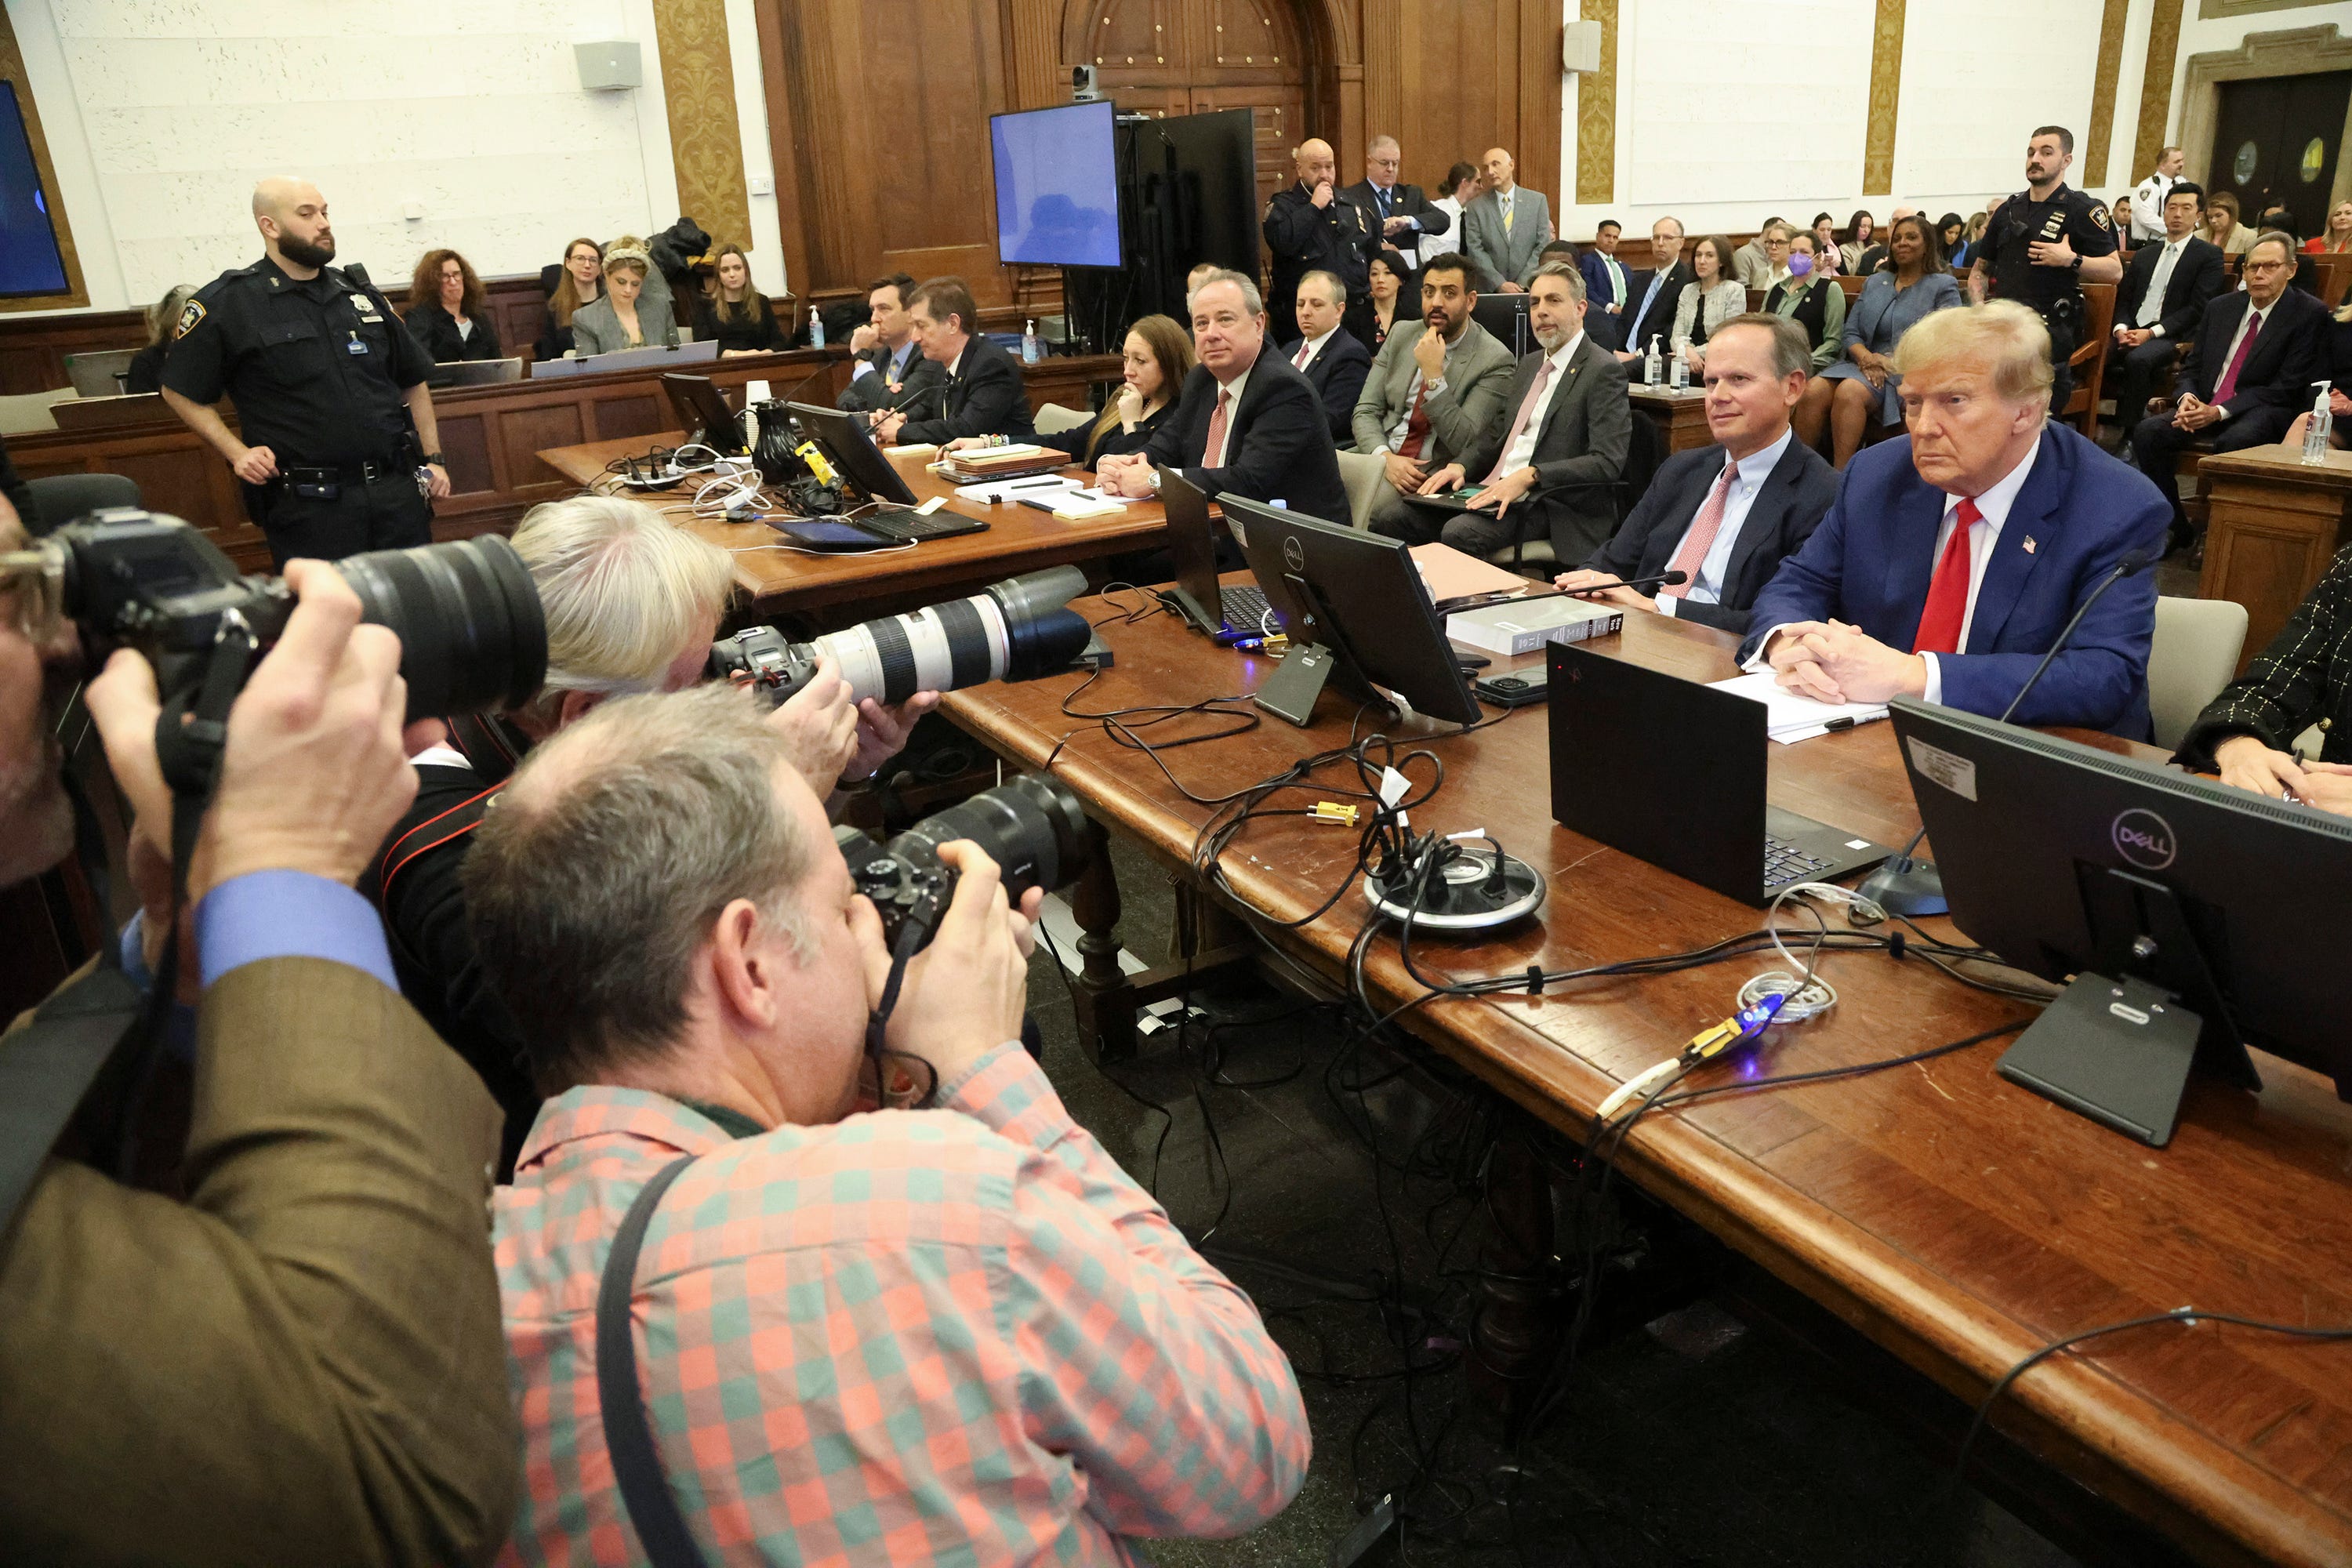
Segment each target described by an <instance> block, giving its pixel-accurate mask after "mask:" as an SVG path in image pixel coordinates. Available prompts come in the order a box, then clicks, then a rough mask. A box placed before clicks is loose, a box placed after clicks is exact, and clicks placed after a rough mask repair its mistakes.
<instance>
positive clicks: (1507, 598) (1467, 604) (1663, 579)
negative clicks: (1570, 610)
mask: <svg viewBox="0 0 2352 1568" xmlns="http://www.w3.org/2000/svg"><path fill="white" fill-rule="evenodd" d="M1689 580H1690V578H1689V574H1686V573H1682V572H1661V573H1658V574H1656V575H1655V576H1651V577H1635V578H1633V579H1632V580H1630V581H1628V582H1623V583H1604V584H1601V585H1599V586H1597V587H1591V588H1547V589H1545V590H1544V591H1543V592H1542V593H1540V594H1521V593H1517V592H1513V593H1508V594H1464V595H1460V596H1459V597H1456V598H1452V599H1440V600H1438V601H1437V603H1436V604H1435V605H1433V606H1431V607H1432V608H1433V609H1435V610H1436V612H1437V613H1438V614H1439V615H1441V616H1450V615H1454V614H1456V613H1457V612H1460V611H1463V610H1480V609H1485V608H1486V607H1487V606H1488V605H1529V604H1533V603H1534V602H1535V601H1536V600H1538V599H1580V598H1582V597H1584V596H1585V595H1588V594H1601V593H1606V592H1607V591H1608V590H1609V589H1611V588H1655V587H1661V586H1664V587H1668V588H1672V587H1678V586H1680V585H1681V584H1684V583H1686V582H1688V581H1689Z"/></svg>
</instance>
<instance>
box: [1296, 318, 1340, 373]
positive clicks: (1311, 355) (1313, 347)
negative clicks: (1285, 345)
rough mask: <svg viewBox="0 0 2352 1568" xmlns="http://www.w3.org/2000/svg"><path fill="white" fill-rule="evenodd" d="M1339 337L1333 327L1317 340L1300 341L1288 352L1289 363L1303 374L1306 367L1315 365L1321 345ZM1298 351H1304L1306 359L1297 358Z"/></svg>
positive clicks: (1320, 351) (1336, 329)
mask: <svg viewBox="0 0 2352 1568" xmlns="http://www.w3.org/2000/svg"><path fill="white" fill-rule="evenodd" d="M1338 336H1339V328H1337V327H1334V328H1332V329H1331V330H1330V331H1328V332H1326V333H1324V334H1323V335H1322V336H1321V337H1319V338H1304V339H1301V340H1300V341H1299V342H1298V343H1297V345H1296V346H1294V347H1293V348H1292V349H1291V351H1290V363H1292V364H1294V365H1296V366H1297V367H1298V369H1299V370H1300V371H1301V372H1304V371H1305V370H1306V369H1307V366H1308V365H1311V364H1313V363H1315V358H1316V356H1317V355H1318V354H1320V353H1322V352H1323V345H1324V344H1326V343H1328V342H1330V341H1331V340H1332V339H1333V338H1336V337H1338ZM1300 349H1305V350H1306V351H1307V357H1306V358H1305V359H1300V358H1299V357H1298V351H1299V350H1300Z"/></svg>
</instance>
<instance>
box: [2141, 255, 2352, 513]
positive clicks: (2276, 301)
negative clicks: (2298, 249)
mask: <svg viewBox="0 0 2352 1568" xmlns="http://www.w3.org/2000/svg"><path fill="white" fill-rule="evenodd" d="M2242 268H2243V271H2244V274H2245V280H2246V286H2245V288H2244V289H2242V290H2237V291H2233V292H2230V293H2224V294H2216V295H2215V296H2214V297H2213V299H2212V302H2211V303H2210V304H2208V305H2207V306H2206V307H2205V319H2204V321H2203V322H2202V324H2200V326H2199V327H2198V329H2197V336H2196V338H2195V339H2194V341H2192V342H2190V343H2189V350H2188V353H2185V354H2183V355H2182V356H2181V360H2180V381H2179V395H2178V396H2177V397H2176V398H2175V399H2174V401H2173V405H2172V406H2171V407H2169V408H2164V409H2160V410H2158V412H2156V413H2153V414H2150V415H2149V416H2147V418H2145V419H2143V420H2141V421H2140V422H2139V424H2138V426H2137V427H2136V428H2135V429H2134V430H2133V431H2132V437H2131V450H2132V461H2133V462H2134V463H2135V464H2137V466H2138V468H2139V471H2140V472H2141V473H2143V474H2146V475H2147V477H2148V478H2149V479H2154V480H2155V481H2156V488H2157V489H2160V490H2162V491H2164V492H2165V494H2167V495H2168V496H2169V497H2171V498H2172V542H2173V543H2174V544H2175V545H2176V546H2178V545H2182V544H2186V543H2188V542H2189V538H2190V531H2189V517H2188V513H2187V512H2186V511H2184V510H2182V508H2181V505H2180V489H2179V484H2178V482H2177V481H2176V480H2175V479H2174V478H2173V469H2174V468H2175V466H2176V465H2177V464H2178V463H2179V458H2180V454H2181V452H2182V451H2183V450H2184V449H2185V448H2187V447H2189V446H2190V445H2191V444H2193V443H2195V442H2198V441H2200V440H2210V441H2211V443H2212V449H2213V450H2214V451H2217V452H2236V451H2242V450H2243V449H2244V448H2246V447H2267V446H2269V445H2271V444H2272V443H2273V442H2275V441H2277V440H2278V439H2279V437H2282V436H2284V435H2285V434H2286V428H2287V426H2289V425H2291V424H2293V423H2294V416H2296V415H2297V414H2299V413H2301V412H2302V411H2303V410H2305V409H2306V408H2309V407H2310V406H2311V399H2312V396H2313V394H2314V392H2315V388H2314V387H2313V386H2312V383H2313V382H2314V381H2315V380H2317V379H2318V378H2319V377H2321V376H2323V375H2326V374H2327V365H2326V360H2327V344H2328V334H2329V331H2330V325H2329V322H2328V320H2327V308H2326V306H2324V305H2322V304H2321V303H2320V302H2319V301H2318V300H2316V299H2315V298H2313V297H2312V296H2311V295H2309V294H2305V293H2304V292H2303V291H2302V290H2300V289H2290V288H2288V287H2287V285H2288V283H2289V282H2291V281H2292V280H2293V279H2294V242H2293V241H2292V240H2290V239H2288V238H2287V237H2286V236H2284V235H2283V234H2279V233H2276V232H2275V231H2273V232H2272V233H2269V234H2264V235H2263V236H2261V237H2259V238H2257V239H2256V240H2255V241H2254V244H2253V248H2252V249H2251V250H2249V251H2247V252H2246V258H2245V260H2244V262H2243V263H2242ZM2116 412H2117V413H2118V414H2120V413H2122V412H2124V411H2123V410H2122V409H2121V408H2118V409H2117V410H2116ZM2133 412H2135V413H2137V410H2134V411H2133Z"/></svg>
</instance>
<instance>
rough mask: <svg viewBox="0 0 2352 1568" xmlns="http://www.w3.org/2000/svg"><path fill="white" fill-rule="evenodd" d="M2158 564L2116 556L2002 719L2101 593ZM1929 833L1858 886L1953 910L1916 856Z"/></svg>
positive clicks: (1890, 903)
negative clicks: (2113, 563)
mask: <svg viewBox="0 0 2352 1568" xmlns="http://www.w3.org/2000/svg"><path fill="white" fill-rule="evenodd" d="M2153 564H2155V559H2154V557H2152V556H2150V555H2149V554H2148V552H2147V551H2145V550H2127V551H2126V552H2124V553H2123V555H2122V556H2121V557H2120V558H2118V559H2117V560H2116V563H2115V565H2114V566H2113V567H2112V568H2110V569H2109V570H2108V572H2107V574H2106V576H2105V578H2103V579H2102V580H2101V581H2100V583H2099V585H2098V586H2097V587H2095V588H2094V589H2092V590H2091V591H2090V593H2088V594H2087V595H2084V598H2083V603H2082V605H2080V606H2079V607H2077V608H2076V610H2075V611H2074V616H2073V617H2072V618H2071V619H2069V620H2068V621H2067V623H2066V625H2065V626H2063V628H2061V629H2060V631H2059V633H2058V638H2057V640H2056V641H2055V642H2053V643H2052V644H2051V645H2050V651H2049V652H2048V653H2045V654H2043V655H2042V662H2041V663H2040V664H2037V665H2035V666H2034V667H2033V673H2032V675H2029V676H2027V677H2026V678H2025V684H2024V685H2022V686H2021V687H2019V688H2018V689H2017V695H2016V696H2014V697H2012V698H2011V699H2010V700H2009V706H2008V707H2006V708H2004V709H2002V710H2000V719H2001V722H2002V723H2004V724H2005V723H2007V722H2008V721H2009V716H2010V715H2011V714H2012V713H2014V712H2016V711H2017V708H2018V704H2020V703H2021V702H2023V701H2024V700H2025V694H2026V693H2027V692H2029V691H2032V689H2033V687H2034V683H2035V682H2037V681H2039V680H2040V679H2042V671H2043V670H2045V669H2048V668H2050V661H2051V660H2052V659H2053V658H2057V657H2058V655H2059V654H2060V653H2061V652H2062V651H2063V650H2064V648H2065V647H2066V644H2067V643H2068V642H2069V641H2070V640H2072V638H2073V637H2074V628H2075V627H2076V626H2081V625H2082V624H2083V617H2084V616H2086V615H2089V614H2090V613H2091V606H2092V605H2095V604H2097V603H2098V602H2099V595H2102V594H2105V592H2106V591H2107V590H2108V589H2110V588H2112V587H2114V586H2115V585H2116V584H2118V583H2120V582H2122V581H2123V580H2124V579H2125V578H2126V577H2137V576H2138V575H2139V574H2141V573H2143V572H2145V571H2147V569H2148V568H2149V567H2150V566H2151V565H2153ZM1925 837H1927V827H1926V826H1924V825H1923V826H1921V827H1920V829H1919V831H1918V832H1916V833H1915V834H1913V835H1912V836H1911V842H1910V843H1908V844H1906V845H1905V846H1904V847H1902V848H1901V849H1899V850H1897V851H1895V853H1894V854H1892V855H1890V856H1888V857H1887V858H1886V859H1885V861H1884V862H1883V863H1882V864H1881V865H1880V866H1879V868H1878V869H1876V870H1875V871H1873V872H1872V873H1871V874H1870V875H1869V876H1867V877H1865V878H1864V879H1863V881H1862V886H1861V887H1860V888H1859V889H1856V891H1858V892H1860V893H1861V894H1862V896H1863V897H1864V898H1866V899H1868V900H1871V901H1872V902H1873V903H1874V904H1876V905H1878V907H1879V908H1881V909H1883V910H1886V912H1887V913H1889V914H1896V915H1940V914H1946V913H1948V912H1949V911H1950V910H1951V905H1950V904H1949V903H1948V902H1947V901H1946V900H1945V898H1944V879H1943V877H1942V875H1941V874H1940V873H1938V872H1937V869H1936V866H1935V862H1933V861H1931V860H1915V859H1913V858H1911V855H1912V851H1914V850H1916V849H1917V848H1918V847H1919V840H1921V839H1922V838H1925Z"/></svg>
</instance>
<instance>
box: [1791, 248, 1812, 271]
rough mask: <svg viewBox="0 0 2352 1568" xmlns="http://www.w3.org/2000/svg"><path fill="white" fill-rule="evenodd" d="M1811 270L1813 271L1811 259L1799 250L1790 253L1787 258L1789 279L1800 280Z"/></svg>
mask: <svg viewBox="0 0 2352 1568" xmlns="http://www.w3.org/2000/svg"><path fill="white" fill-rule="evenodd" d="M1812 269H1813V258H1811V257H1810V256H1807V255H1806V254H1805V253H1804V252H1803V251H1801V250H1800V251H1795V252H1792V253H1791V254H1790V257H1789V276H1790V277H1791V278H1802V277H1803V276H1805V274H1807V273H1808V272H1811V270H1812Z"/></svg>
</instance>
